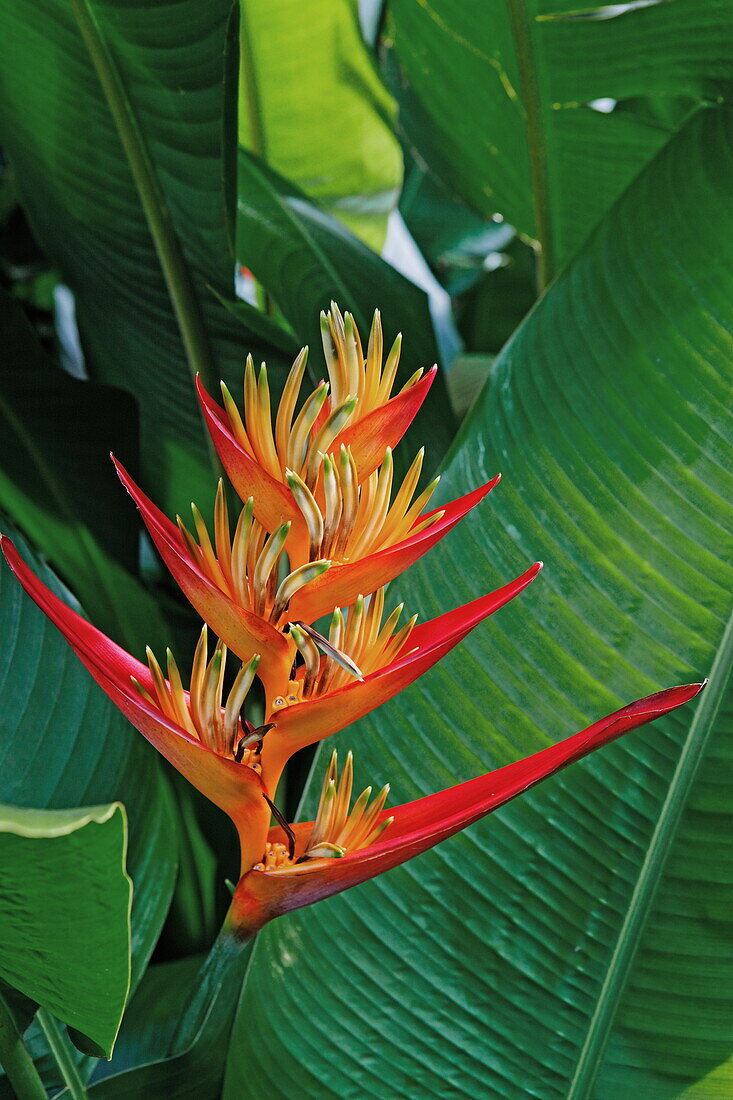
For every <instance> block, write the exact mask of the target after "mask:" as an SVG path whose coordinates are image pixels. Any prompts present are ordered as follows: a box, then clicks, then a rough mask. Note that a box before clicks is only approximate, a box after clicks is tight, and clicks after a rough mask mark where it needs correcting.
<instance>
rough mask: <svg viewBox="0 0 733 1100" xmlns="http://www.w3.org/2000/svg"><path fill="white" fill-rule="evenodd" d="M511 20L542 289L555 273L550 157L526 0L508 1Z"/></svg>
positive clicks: (539, 280) (539, 281)
mask: <svg viewBox="0 0 733 1100" xmlns="http://www.w3.org/2000/svg"><path fill="white" fill-rule="evenodd" d="M507 6H508V9H509V20H510V23H511V28H512V36H513V38H514V46H515V48H516V51H517V62H518V64H519V79H520V83H521V86H522V100H523V103H524V110H525V113H526V118H527V151H528V153H529V165H530V173H531V176H532V204H533V206H534V215H535V227H536V230H537V238H538V240H539V242H540V251H539V256H538V276H537V278H538V283H539V288H540V290H544V288H545V287H546V286H547V284H548V283H549V281H550V279H551V278H552V275H553V274H554V264H555V260H554V256H553V248H552V237H551V232H550V204H549V201H548V194H547V158H546V153H545V139H544V133H543V129H542V101H541V98H540V90H539V85H538V82H537V77H536V72H537V65H536V62H535V57H534V50H533V48H532V35H531V32H530V29H529V15H528V12H527V6H526V3H525V0H507Z"/></svg>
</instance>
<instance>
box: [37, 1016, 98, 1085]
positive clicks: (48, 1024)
mask: <svg viewBox="0 0 733 1100" xmlns="http://www.w3.org/2000/svg"><path fill="white" fill-rule="evenodd" d="M36 1018H37V1020H38V1023H39V1024H40V1025H41V1030H42V1031H43V1034H44V1035H45V1036H46V1042H47V1043H48V1045H49V1047H50V1049H51V1053H52V1054H53V1056H54V1058H55V1059H56V1064H57V1066H58V1067H59V1069H60V1070H61V1076H62V1077H63V1079H64V1081H65V1082H66V1087H67V1088H68V1090H69V1096H71V1097H72V1098H73V1100H89V1093H88V1092H87V1088H86V1085H85V1084H84V1082H83V1081H82V1079H81V1076H80V1075H79V1070H78V1068H77V1065H76V1062H75V1061H74V1059H73V1058H72V1056H71V1050H70V1049H69V1040H68V1039H67V1038H66V1036H65V1035H64V1034H63V1032H62V1030H61V1027H60V1025H59V1022H58V1020H57V1019H56V1017H55V1016H52V1015H51V1013H50V1012H49V1011H48V1010H47V1009H45V1008H39V1009H38V1012H37V1013H36Z"/></svg>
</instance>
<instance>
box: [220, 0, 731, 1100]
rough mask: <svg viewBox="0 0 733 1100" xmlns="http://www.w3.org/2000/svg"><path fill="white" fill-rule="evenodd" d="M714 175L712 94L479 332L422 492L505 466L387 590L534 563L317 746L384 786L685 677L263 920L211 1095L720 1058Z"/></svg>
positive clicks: (723, 503) (727, 318)
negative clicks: (502, 789)
mask: <svg viewBox="0 0 733 1100" xmlns="http://www.w3.org/2000/svg"><path fill="white" fill-rule="evenodd" d="M669 6H670V8H672V7H674V6H675V5H673V4H670V5H669ZM731 169H733V119H732V118H731V116H730V115H729V114H728V113H727V112H725V111H704V112H701V113H700V114H699V115H698V116H697V117H696V118H695V119H694V120H693V121H692V123H691V124H690V125H689V126H688V127H687V128H686V129H685V130H683V131H682V132H681V134H680V135H679V136H678V137H677V138H675V140H674V142H672V143H671V144H670V146H669V147H668V148H667V149H666V150H665V151H664V153H663V154H662V155H661V156H660V157H659V158H658V159H657V160H656V161H655V162H654V163H653V164H652V165H651V166H650V167H649V169H648V170H647V171H646V172H645V173H644V174H643V176H642V177H641V178H640V179H639V180H638V181H637V183H636V184H635V185H634V186H633V187H632V188H631V189H630V191H629V192H628V193H627V194H626V195H625V196H624V197H623V198H622V199H621V201H620V202H619V204H618V205H617V206H616V207H615V208H614V210H613V211H612V212H611V214H610V215H609V217H608V218H607V219H606V220H605V221H604V223H603V225H602V226H601V227H600V229H599V231H598V232H597V233H596V234H595V235H594V236H593V237H592V239H591V241H590V242H589V244H588V245H587V247H586V248H585V249H584V250H583V252H582V254H581V256H580V257H579V259H578V261H577V262H576V263H575V264H573V265H572V266H571V267H570V268H569V269H568V270H567V272H565V273H564V274H563V275H562V276H561V277H560V278H559V279H558V280H557V282H556V283H555V285H554V286H553V287H552V288H551V289H550V291H549V292H548V293H547V294H546V295H545V297H544V298H543V300H542V301H541V302H540V303H539V304H538V306H537V307H536V308H535V309H534V311H533V312H532V314H531V315H530V317H529V318H528V319H527V321H526V322H525V324H524V325H523V326H522V328H521V329H520V330H519V331H518V333H517V335H516V336H515V338H514V339H513V340H512V341H511V343H510V344H509V345H508V347H507V348H506V349H505V351H504V353H503V355H502V356H501V357H500V359H499V360H498V362H497V364H496V366H495V369H494V371H493V372H492V377H491V380H490V383H489V386H488V388H487V390H486V391H485V393H484V394H483V396H482V397H481V399H480V400H479V401H478V403H477V405H476V406H475V407H474V409H473V412H472V414H471V415H470V417H469V419H468V421H467V423H466V424H465V426H464V429H463V431H462V432H461V435H460V437H459V439H458V441H457V443H456V447H455V449H454V451H453V453H452V456H451V459H450V461H449V463H448V468H447V473H446V477H445V478H444V483H443V484H442V485H441V492H442V494H443V497H444V498H446V497H450V496H454V495H456V494H458V493H460V492H463V491H465V490H467V489H468V488H469V487H470V486H473V485H476V484H477V483H479V482H481V481H484V480H486V478H487V477H489V476H490V475H491V474H494V473H495V472H496V471H497V470H498V469H501V470H502V471H503V473H504V481H503V483H502V485H501V486H500V488H499V489H498V490H497V491H496V492H495V493H493V494H492V499H491V501H490V502H486V504H484V505H482V506H481V507H480V508H479V510H478V513H477V514H476V515H474V516H473V517H472V518H471V519H470V520H466V521H464V523H463V525H462V527H461V530H460V532H456V533H455V534H454V535H452V536H450V537H449V538H447V539H446V540H445V541H444V542H442V543H441V544H440V546H439V547H438V548H436V549H435V550H433V551H432V552H431V554H430V555H429V556H428V558H427V559H426V560H425V561H423V562H421V563H420V564H419V565H418V566H416V567H415V568H414V569H413V570H412V571H411V573H410V575H409V577H407V578H403V579H402V580H401V581H400V582H399V585H398V588H399V594H400V596H401V597H404V598H405V599H406V600H407V603H408V607H412V608H413V609H415V610H419V611H420V612H421V613H422V614H423V615H424V616H432V615H433V614H435V613H436V612H438V611H440V610H443V609H446V608H448V607H452V606H455V605H456V604H458V603H460V602H462V601H465V600H468V599H469V598H471V597H473V596H475V595H476V594H477V593H478V592H480V591H484V590H487V589H489V588H491V587H493V586H495V585H496V584H498V583H501V582H502V581H505V580H507V579H508V578H509V577H511V576H513V575H515V574H516V573H518V572H519V571H520V570H522V569H523V568H525V566H526V565H527V564H528V562H530V561H532V560H534V559H535V558H537V557H542V558H544V560H545V562H546V571H545V573H544V574H543V576H542V577H541V578H540V579H539V580H538V581H537V582H536V583H535V584H534V585H533V586H532V588H531V589H530V590H529V592H528V593H526V594H523V595H522V597H521V598H520V601H516V602H515V603H513V604H511V605H510V606H509V607H507V608H505V609H504V610H503V611H502V612H501V614H500V615H499V616H497V617H496V619H495V620H492V621H491V623H490V624H487V625H485V626H483V627H481V628H480V629H479V630H477V631H476V632H475V633H474V634H472V635H471V637H470V638H469V639H468V640H467V641H466V642H464V643H463V645H462V646H461V647H460V648H459V649H458V650H457V651H454V653H452V654H451V655H450V656H449V657H448V658H446V659H445V660H444V661H443V662H441V664H440V665H439V666H437V667H436V668H435V669H434V670H433V671H431V672H430V673H429V674H428V675H427V676H425V677H424V678H423V679H422V680H421V681H420V682H419V684H416V685H414V686H413V687H412V688H411V689H409V690H408V691H407V692H405V693H404V694H403V695H402V696H400V697H399V698H398V699H396V700H394V701H393V702H392V703H390V704H389V705H387V706H385V707H384V708H382V709H381V710H380V711H378V712H376V714H375V715H373V716H372V717H370V718H369V719H368V720H364V721H362V722H361V723H360V724H359V725H358V727H357V728H356V729H353V730H351V731H347V732H346V733H345V734H342V735H339V738H338V743H339V744H340V745H342V746H344V747H345V746H347V745H353V747H354V749H355V750H356V753H357V757H356V760H357V782H359V781H363V782H364V783H366V782H369V783H376V784H377V785H379V784H381V783H382V782H384V781H385V780H390V781H391V782H392V785H393V786H392V790H393V796H394V798H395V801H403V800H408V799H410V798H412V797H414V796H416V795H420V794H423V793H425V792H430V791H434V790H436V789H439V788H443V787H446V786H448V785H450V784H451V783H455V782H457V781H459V780H463V779H468V778H469V777H470V776H473V775H476V774H477V773H479V772H484V771H486V770H488V769H489V768H492V767H495V766H497V765H501V764H504V763H507V762H509V761H511V760H513V759H516V758H518V757H520V756H522V755H525V754H526V753H528V752H531V751H534V750H535V749H538V748H541V747H543V746H544V745H546V744H548V743H549V742H550V741H551V740H555V739H557V738H559V737H562V736H564V735H566V734H568V733H571V732H573V731H574V730H576V729H579V728H582V726H583V725H585V724H586V723H587V722H588V720H589V719H593V718H594V717H598V716H600V715H602V714H604V713H607V712H608V711H610V710H612V709H613V708H614V707H616V706H617V705H618V704H619V703H620V702H621V701H623V700H629V699H632V698H634V697H637V696H640V695H643V694H645V693H647V692H649V691H652V690H654V689H655V688H659V687H661V686H663V685H668V684H673V683H679V682H684V681H689V680H692V679H695V678H697V677H699V676H702V675H706V674H709V675H710V677H711V682H710V684H709V686H708V689H707V692H706V693H705V694H703V695H702V696H701V700H700V702H699V704H698V706H697V707H696V708H689V709H687V710H686V711H685V712H683V713H677V714H675V715H673V716H671V717H669V718H668V719H666V720H665V721H663V722H658V723H656V725H655V726H654V727H653V728H650V729H649V730H644V731H641V732H638V733H634V734H631V735H630V736H629V737H627V738H625V739H623V740H622V741H621V742H619V743H617V744H615V745H613V746H610V747H608V748H607V749H604V750H603V751H602V752H600V753H597V754H596V755H594V756H593V757H591V758H589V759H588V760H587V761H584V762H583V763H581V764H576V765H575V766H574V767H573V768H571V769H569V770H568V771H566V772H564V773H562V774H561V775H560V776H558V777H556V778H554V779H553V780H551V781H548V782H547V783H545V784H543V785H542V786H540V787H539V788H537V790H536V791H534V792H532V793H531V794H530V795H528V796H525V797H523V798H520V799H518V800H516V801H515V802H514V803H512V805H511V806H509V807H506V808H505V809H504V810H502V811H501V812H500V813H498V814H496V815H495V816H494V817H492V818H490V819H489V820H488V821H487V822H484V823H483V824H481V825H479V826H477V827H475V828H473V829H471V830H469V831H468V832H467V833H464V834H462V835H461V836H460V837H457V838H454V839H452V840H450V841H449V842H448V843H446V844H445V845H443V846H441V847H440V848H438V849H436V850H435V851H433V852H431V853H428V854H427V855H425V856H423V857H421V858H420V859H418V860H416V861H415V862H413V863H411V864H408V865H406V866H405V867H404V868H401V869H400V870H398V871H395V872H392V873H390V874H389V875H386V876H384V877H383V878H381V879H377V880H376V881H374V882H373V883H370V884H368V885H366V886H363V887H360V888H359V889H357V890H352V891H349V892H347V893H345V894H343V895H341V896H340V897H338V898H334V899H332V900H331V901H329V902H327V903H323V904H321V905H316V906H314V907H313V908H311V909H306V910H302V911H301V912H300V913H298V914H292V915H291V916H289V917H286V918H283V919H282V920H281V921H277V922H275V923H273V924H272V925H270V926H269V927H268V928H267V929H265V931H264V933H262V934H261V935H260V939H259V942H257V944H256V946H255V951H254V956H253V962H252V964H251V967H250V970H249V974H248V980H247V983H246V985H245V990H244V996H243V1000H242V1007H241V1010H240V1014H239V1019H238V1022H237V1024H236V1026H235V1033H234V1036H233V1042H232V1046H231V1052H230V1059H229V1070H228V1089H227V1091H226V1095H227V1096H228V1097H235V1096H236V1097H237V1098H238V1100H239V1098H241V1097H256V1096H261V1095H263V1092H264V1091H265V1090H266V1091H267V1093H268V1094H269V1095H278V1096H282V1097H287V1098H290V1097H293V1098H294V1097H304V1096H308V1097H318V1098H319V1100H323V1098H325V1097H334V1098H336V1097H339V1098H341V1097H344V1096H354V1095H368V1096H370V1097H380V1098H384V1100H392V1098H393V1097H395V1096H401V1097H409V1098H415V1100H417V1098H418V1097H419V1098H420V1100H424V1098H427V1097H431V1098H432V1097H443V1096H457V1097H458V1096H481V1097H482V1098H483V1097H486V1098H487V1100H505V1098H507V1097H517V1098H519V1097H525V1096H527V1097H537V1098H541V1100H556V1098H557V1100H560V1098H566V1097H572V1098H573V1100H580V1098H583V1100H591V1098H593V1100H622V1098H623V1100H626V1098H627V1097H629V1096H634V1095H639V1096H643V1097H644V1100H668V1098H671V1097H673V1096H675V1095H676V1094H677V1093H679V1092H680V1091H682V1090H683V1089H684V1088H685V1087H686V1086H688V1085H689V1084H691V1083H692V1082H695V1081H696V1080H698V1079H699V1078H701V1077H703V1076H704V1075H705V1074H707V1073H709V1072H710V1071H711V1070H712V1069H713V1068H714V1067H715V1066H717V1065H719V1064H721V1063H724V1062H725V1061H726V1060H727V1059H729V1057H730V1055H731V1051H732V1050H733V1017H732V1016H731V1012H730V1004H731V1001H732V1000H733V960H732V956H731V951H730V943H731V936H732V935H733V915H732V914H733V907H732V905H731V901H733V859H732V858H731V854H732V851H733V850H732V849H731V844H730V829H731V823H732V822H731V801H730V797H729V792H730V788H731V782H732V781H733V746H732V744H731V737H730V733H731V730H730V725H729V718H730V710H729V709H728V710H727V711H725V710H723V711H721V714H720V717H719V718H716V708H717V703H718V702H719V700H720V697H721V695H722V693H723V691H724V689H725V686H726V683H727V681H728V677H729V674H730V668H731V660H732V654H731V628H730V626H728V627H727V628H726V622H727V621H728V616H729V614H730V581H731V568H730V553H729V550H730V545H729V543H726V538H727V536H726V532H730V529H731V522H730V521H731V518H732V517H731V499H732V495H731V474H730V470H731V449H730V396H731V379H732V372H731V353H732V352H733V340H732V338H731V335H732V331H733V306H732V304H731V303H732V302H733V274H732V273H733V255H731V252H732V250H733V209H732V208H731V204H730V196H729V180H730V173H731ZM640 241H644V242H645V247H644V248H643V249H640V248H639V242H640ZM726 551H728V554H727V556H726ZM327 748H330V746H327ZM322 763H323V760H322ZM313 797H314V791H312V792H311V795H310V798H309V807H307V808H306V809H308V808H310V809H312V806H313ZM287 1020H295V1021H296V1023H295V1025H294V1026H292V1027H288V1030H287V1041H286V1042H283V1041H282V1035H283V1031H282V1029H283V1021H287ZM275 1050H276V1051H277V1056H276V1057H273V1051H275ZM594 1080H595V1084H594Z"/></svg>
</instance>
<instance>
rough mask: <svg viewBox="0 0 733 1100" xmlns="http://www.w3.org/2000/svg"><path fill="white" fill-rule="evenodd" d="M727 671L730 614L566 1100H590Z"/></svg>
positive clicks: (732, 647) (732, 627)
mask: <svg viewBox="0 0 733 1100" xmlns="http://www.w3.org/2000/svg"><path fill="white" fill-rule="evenodd" d="M732 666H733V615H731V618H730V619H729V621H728V625H727V626H726V629H725V633H724V634H723V639H722V641H721V643H720V647H719V649H718V652H717V654H716V656H715V660H714V662H713V667H712V669H711V670H710V682H709V683H708V686H707V688H706V690H705V691H704V693H703V694H702V696H701V697H700V702H699V703H698V706H697V710H696V711H695V717H694V718H693V720H692V724H691V725H690V732H689V733H688V735H687V740H686V741H685V744H684V747H683V749H682V753H681V755H680V759H679V762H678V764H677V768H676V769H675V773H674V776H673V777H672V782H671V783H670V785H669V790H668V791H667V797H666V798H665V800H664V805H663V806H662V810H661V813H660V815H659V820H658V821H657V825H656V828H655V830H654V835H653V836H652V839H651V842H650V844H649V849H648V851H647V854H646V858H645V860H644V863H643V865H642V868H641V871H640V872H639V878H638V879H637V882H636V886H635V887H634V893H633V894H632V897H631V901H630V903H629V908H628V911H627V913H626V918H625V920H624V923H623V925H622V927H621V931H620V932H619V936H618V940H617V941H616V947H615V949H614V952H613V955H612V956H611V961H610V963H609V965H608V970H607V972H606V977H605V980H604V982H603V986H602V987H601V992H600V994H599V997H598V1001H597V1003H596V1007H595V1010H594V1012H593V1015H592V1017H591V1020H590V1023H589V1026H588V1031H587V1033H586V1037H585V1042H584V1044H583V1048H582V1050H581V1052H580V1056H579V1058H578V1064H577V1066H576V1069H575V1074H574V1076H573V1079H572V1081H571V1083H570V1089H569V1090H568V1094H567V1100H592V1097H593V1095H594V1085H595V1080H596V1077H597V1076H598V1071H599V1069H600V1066H601V1062H602V1060H603V1057H604V1055H605V1052H606V1046H607V1044H608V1039H609V1036H610V1033H611V1028H612V1027H613V1022H614V1020H615V1018H616V1012H617V1010H618V1006H619V1003H620V1001H621V997H622V995H623V991H624V989H625V987H626V983H627V981H628V977H629V974H630V972H631V967H632V966H633V963H634V958H635V956H636V952H637V950H638V947H639V943H640V940H641V936H642V933H643V931H644V927H645V925H646V921H647V918H648V916H649V912H650V910H651V908H652V905H653V903H654V898H655V895H656V893H657V889H658V887H659V883H660V881H661V879H662V875H663V874H664V867H665V864H666V861H667V856H668V855H669V851H670V848H671V846H672V842H673V840H674V836H675V833H676V831H677V827H678V825H679V822H680V819H681V817H682V814H683V812H684V810H685V806H686V805H687V801H688V798H689V795H690V792H691V790H692V787H693V784H694V782H695V778H696V776H697V773H698V769H699V767H700V763H701V761H702V759H703V756H704V754H705V749H706V748H707V744H708V741H709V739H710V734H711V732H712V728H713V723H714V722H715V718H716V715H717V713H718V709H719V708H720V704H721V702H722V699H723V695H724V693H725V690H726V687H727V685H728V681H729V679H730V675H731V668H732Z"/></svg>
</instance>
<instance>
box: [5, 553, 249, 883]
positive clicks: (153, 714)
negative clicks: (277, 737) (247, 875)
mask: <svg viewBox="0 0 733 1100" xmlns="http://www.w3.org/2000/svg"><path fill="white" fill-rule="evenodd" d="M0 546H2V550H3V553H4V555H5V558H6V560H7V562H8V565H9V566H10V568H11V569H12V571H13V572H14V573H15V575H16V577H17V578H18V580H19V581H20V583H21V584H22V585H23V587H24V588H25V590H26V592H27V593H28V595H29V596H30V597H31V598H32V599H33V600H35V602H36V603H37V604H38V606H39V607H40V608H41V610H42V611H43V612H45V614H46V615H48V617H49V619H50V620H51V621H52V622H53V623H54V624H55V625H56V626H57V627H58V628H59V630H60V631H61V633H62V634H63V635H64V637H65V638H66V640H67V641H68V642H69V644H70V645H71V647H72V649H73V650H74V652H75V653H76V655H77V656H78V657H79V659H80V660H81V661H82V663H83V664H84V665H85V666H86V668H87V669H88V670H89V672H90V673H91V674H92V676H93V677H94V679H95V680H96V681H97V683H98V684H99V685H100V687H101V688H102V690H103V691H104V692H106V694H107V695H108V696H109V698H110V699H111V700H112V702H113V703H114V704H115V706H117V707H118V708H119V709H120V710H121V711H122V713H123V714H124V715H125V717H126V718H127V719H128V721H129V722H131V723H132V725H133V726H135V728H136V729H138V730H139V731H140V733H142V734H143V736H144V737H145V738H147V740H148V741H150V743H151V744H152V745H154V746H155V748H156V749H157V750H158V752H159V753H161V755H162V756H164V757H165V758H166V760H168V761H169V762H170V763H171V764H172V765H173V767H174V768H176V769H177V770H178V771H179V772H180V773H181V775H183V776H185V778H186V779H187V780H188V781H189V782H190V783H192V784H193V786H194V787H197V788H198V790H199V791H201V793H202V794H204V795H205V796H206V797H207V798H208V799H210V800H211V801H212V802H213V803H214V804H215V805H217V806H219V807H220V809H222V810H224V812H225V813H227V814H228V815H229V817H230V818H231V819H232V821H233V822H234V824H235V826H236V828H237V831H238V833H239V839H240V847H241V854H242V868H243V869H248V868H250V867H252V866H253V864H254V863H256V862H257V861H258V860H259V859H260V858H261V856H262V850H263V845H264V843H265V839H266V835H267V829H268V826H269V823H270V809H269V806H268V803H267V801H266V799H265V797H264V796H265V795H266V794H267V791H266V788H265V786H264V785H263V782H262V778H261V775H260V754H259V748H260V740H261V738H262V737H263V736H266V731H257V730H252V728H251V726H250V725H249V724H248V723H247V724H245V725H243V724H242V722H241V720H240V718H239V711H240V709H241V706H242V703H243V701H244V697H245V696H246V693H247V691H248V689H249V686H250V684H251V682H252V678H253V676H254V673H255V671H256V667H257V658H256V655H252V658H251V659H250V661H249V662H248V663H247V664H246V665H244V666H243V667H242V669H241V670H240V673H239V675H238V676H237V679H236V680H235V683H234V685H233V687H232V689H231V691H230V693H229V695H228V698H227V700H226V704H225V706H224V707H222V705H221V704H222V689H223V684H222V672H223V662H224V660H225V659H226V652H225V650H224V649H223V647H222V646H219V647H217V649H216V650H215V652H214V656H213V657H212V659H211V661H207V660H206V642H205V634H204V635H203V636H202V641H201V642H200V643H199V647H198V649H197V655H196V657H195V658H194V664H193V670H192V674H191V691H190V693H189V692H186V691H184V690H183V687H182V684H181V678H180V674H179V672H178V668H177V666H176V663H175V661H174V660H173V657H172V655H171V654H169V656H168V674H169V679H168V680H166V679H165V678H164V676H163V673H162V671H161V669H160V667H159V665H158V663H157V661H156V660H155V658H154V657H153V655H152V653H150V652H149V654H148V660H149V662H150V663H149V667H148V666H146V665H144V664H142V662H140V661H137V660H136V659H135V658H134V657H132V656H131V655H130V654H129V653H127V652H126V651H125V650H124V649H122V648H121V647H120V646H118V645H116V644H115V643H114V642H113V641H112V640H111V639H110V638H108V637H107V636H106V635H105V634H102V632H101V631H100V630H97V628H96V627H94V626H92V625H91V623H88V622H87V621H86V619H83V618H82V617H81V616H80V615H78V614H77V613H76V612H75V611H72V610H71V608H70V607H68V606H67V605H66V604H65V603H64V602H63V601H62V600H60V599H59V598H58V597H57V596H55V595H54V594H53V592H51V591H50V590H49V589H48V588H47V587H46V586H45V585H44V584H43V583H42V582H41V581H40V580H39V579H38V577H36V576H35V574H34V573H33V572H32V570H30V569H29V568H28V566H27V565H26V564H25V562H24V561H23V560H22V558H21V557H20V555H19V554H18V552H17V550H16V548H15V546H14V545H13V543H12V542H11V541H10V540H9V539H8V538H6V537H4V536H2V535H0ZM253 734H255V735H257V737H256V738H254V737H253Z"/></svg>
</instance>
